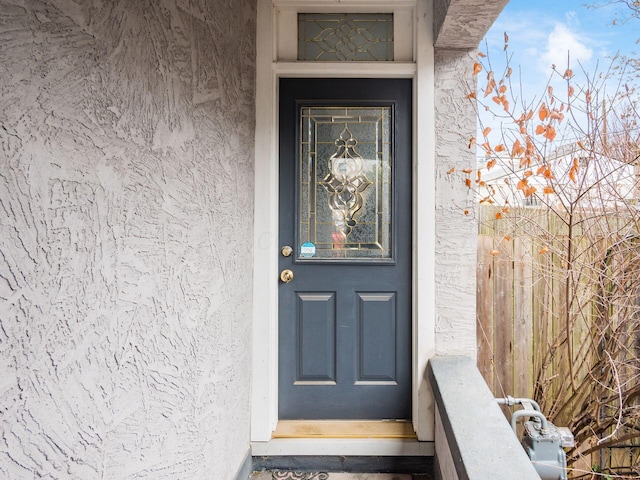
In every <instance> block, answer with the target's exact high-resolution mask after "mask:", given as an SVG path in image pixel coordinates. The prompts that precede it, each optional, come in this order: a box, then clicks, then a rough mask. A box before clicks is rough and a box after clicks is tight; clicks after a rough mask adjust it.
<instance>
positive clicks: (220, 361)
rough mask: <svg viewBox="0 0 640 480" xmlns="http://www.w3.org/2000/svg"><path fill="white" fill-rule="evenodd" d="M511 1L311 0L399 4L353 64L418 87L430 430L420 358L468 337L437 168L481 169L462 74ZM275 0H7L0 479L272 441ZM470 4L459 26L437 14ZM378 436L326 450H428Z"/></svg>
mask: <svg viewBox="0 0 640 480" xmlns="http://www.w3.org/2000/svg"><path fill="white" fill-rule="evenodd" d="M506 1H507V0H485V1H484V2H482V7H481V6H479V5H476V3H477V2H474V1H473V0H434V2H433V3H434V4H435V5H434V4H432V2H431V1H428V0H417V1H410V0H397V1H396V2H383V1H381V0H373V1H366V0H352V1H350V2H348V1H346V0H345V1H342V2H340V1H336V0H318V1H314V2H309V4H311V3H313V4H314V5H316V7H317V8H324V7H326V8H329V7H331V8H333V7H335V5H336V4H342V5H347V4H351V8H353V9H356V10H357V9H359V8H365V7H367V6H368V8H371V5H373V6H374V7H375V8H376V9H377V8H379V7H380V8H381V7H382V6H383V5H385V4H387V5H388V4H393V3H396V4H397V5H403V6H406V7H407V8H409V9H410V10H409V11H410V12H411V14H410V15H408V16H407V14H406V9H405V14H404V16H403V17H402V19H403V22H408V23H407V25H408V24H409V23H411V25H412V30H411V32H412V35H413V38H408V34H406V31H405V34H404V37H403V40H401V41H402V42H404V43H405V44H406V42H408V41H409V40H410V41H411V42H412V46H411V50H409V52H410V53H409V54H407V55H408V56H404V57H403V56H401V57H399V59H400V60H401V61H400V62H397V64H395V65H390V66H387V67H385V68H384V69H380V68H379V67H378V66H376V65H367V66H362V70H361V72H364V75H365V76H370V77H374V76H380V75H383V76H395V77H405V78H413V79H414V85H415V88H416V95H415V102H416V104H415V107H416V109H415V110H416V112H417V113H416V115H417V119H416V122H415V125H416V127H415V128H416V131H415V132H414V143H415V145H414V183H415V188H414V191H415V195H414V218H415V228H414V231H415V238H414V258H415V266H414V272H413V274H414V301H415V306H414V347H413V348H414V353H413V354H414V382H415V385H414V417H415V419H416V429H417V430H418V432H419V436H420V439H421V440H425V441H427V442H429V441H431V440H432V439H433V429H434V415H433V408H432V399H431V393H430V392H429V390H428V388H427V386H426V383H425V382H424V380H423V379H424V369H425V366H426V362H427V360H428V358H429V357H430V356H432V355H436V354H462V355H468V356H475V351H476V347H475V248H476V247H475V224H474V223H473V221H472V217H473V215H469V216H466V215H464V210H465V208H466V209H472V208H473V203H472V202H473V199H472V197H471V195H470V194H469V192H468V190H467V189H466V187H465V186H464V185H462V184H458V183H456V182H455V181H452V180H451V179H450V178H449V177H448V176H447V175H446V171H447V170H448V169H449V168H450V167H451V166H456V168H458V169H461V168H465V167H469V168H474V166H475V154H474V152H472V151H469V150H468V149H467V148H466V146H467V141H468V137H470V136H471V135H472V134H473V132H474V130H475V116H474V114H473V111H472V109H471V108H470V106H469V105H468V104H467V101H466V100H465V98H464V97H465V95H466V92H465V91H464V82H467V81H471V77H470V73H471V65H472V63H473V62H472V60H473V51H474V48H475V46H476V45H477V43H478V41H479V40H480V38H481V36H482V35H483V34H484V31H486V29H487V28H488V26H489V25H490V23H491V21H492V20H493V19H494V18H495V16H497V13H498V12H499V11H500V9H501V6H503V5H504V4H505V3H506ZM278 3H279V4H281V5H285V4H287V3H289V4H295V3H296V2H295V1H294V0H291V1H289V0H279V1H278ZM487 5H488V6H489V7H488V6H487ZM465 6H466V9H465ZM414 7H415V8H414ZM272 8H273V4H272V2H271V1H270V0H246V1H237V0H189V1H186V0H141V1H130V0H116V1H113V2H103V1H100V0H88V1H83V2H77V1H74V0H34V1H30V2H27V1H25V0H0V38H2V42H0V478H7V479H12V480H13V479H18V480H21V479H30V478H51V479H57V478H60V479H62V478H72V479H83V480H84V479H98V478H108V479H127V478H154V479H164V478H166V479H176V478H190V479H205V478H216V479H233V478H234V477H235V476H236V474H237V472H238V469H239V468H240V467H241V465H242V464H243V462H244V460H245V459H246V457H247V455H248V454H249V453H250V447H251V442H252V441H254V442H266V441H268V440H269V435H270V432H271V431H272V430H273V428H274V426H275V423H276V422H277V410H276V408H277V392H275V391H274V377H273V373H274V372H277V363H276V359H277V355H276V351H277V350H276V349H277V344H276V343H275V333H276V331H275V330H274V324H273V323H272V321H273V319H274V318H277V310H276V305H277V288H276V287H277V276H274V275H273V273H277V268H276V267H277V265H276V260H277V257H276V255H275V252H277V247H278V243H277V229H274V226H275V225H277V194H275V193H274V192H277V180H276V179H277V151H276V148H275V145H274V143H273V142H274V139H275V138H277V137H276V134H277V132H276V130H275V128H276V125H277V122H275V120H276V116H275V105H276V101H277V95H276V94H277V91H276V85H277V83H276V79H277V78H278V76H279V75H294V76H295V75H298V76H304V75H308V74H309V70H308V69H305V68H301V67H300V66H299V65H296V64H295V62H289V63H288V64H287V63H286V62H278V61H276V57H275V55H276V51H277V50H276V46H275V44H274V43H272V42H273V39H274V38H275V37H274V35H275V28H276V24H275V23H274V22H272V21H271V20H272V18H273V17H272V11H271V10H272ZM469 9H476V10H478V12H479V13H478V16H477V18H476V19H475V20H474V21H473V22H466V23H465V25H467V26H465V35H463V37H464V38H466V41H465V42H463V44H460V43H459V41H460V38H459V37H460V35H456V34H455V31H456V28H455V25H456V23H455V21H456V19H455V18H452V17H451V15H453V16H455V15H461V13H459V12H468V11H469ZM452 12H453V13H452ZM456 12H458V13H456ZM265 15H267V16H268V18H267V21H264V20H265V17H264V16H265ZM452 32H453V33H452ZM256 39H258V40H259V41H258V42H256ZM260 39H269V40H268V42H266V43H265V42H261V41H260ZM434 44H435V47H434ZM403 55H404V54H403ZM316 68H318V67H316ZM256 72H258V74H257V73H256ZM260 72H262V73H260ZM264 72H268V73H267V74H266V75H265V74H264ZM318 72H320V70H318V71H317V73H318ZM344 72H346V74H349V71H348V69H346V70H344ZM381 72H382V73H381ZM323 73H324V74H325V75H335V74H336V71H333V72H332V71H331V70H330V69H329V70H326V69H325V70H324V72H323ZM351 74H353V72H351ZM256 75H257V78H258V82H257V83H256ZM256 105H257V106H258V107H259V108H258V109H257V111H256ZM265 106H266V107H267V108H265ZM256 145H257V146H258V147H259V148H258V149H255V146H256ZM265 146H266V147H265ZM262 147H265V148H262ZM254 211H255V213H254ZM265 372H266V373H265ZM370 443H372V444H374V446H373V447H371V448H369V447H366V446H365V447H364V448H360V447H358V448H354V447H353V444H340V443H334V444H333V445H332V446H331V448H330V449H328V450H326V452H327V454H334V453H333V452H335V451H340V452H342V454H350V453H351V454H354V455H356V454H357V455H362V454H368V453H372V452H373V453H375V452H376V451H381V450H380V449H382V451H386V452H387V453H388V454H398V455H402V454H410V455H424V454H427V455H429V454H431V453H432V452H433V448H432V445H431V448H425V447H424V445H416V444H412V445H407V446H406V449H404V447H403V448H401V449H398V448H397V444H394V445H391V446H389V447H388V449H387V450H385V448H387V447H385V446H384V445H382V446H381V447H380V445H381V444H380V443H378V444H377V446H376V445H375V442H370ZM350 449H351V450H350ZM376 449H378V450H376ZM394 449H395V450H394ZM288 452H289V453H295V452H294V450H291V449H289V450H287V448H286V447H285V448H284V450H281V453H283V454H286V453H288ZM302 453H304V452H302Z"/></svg>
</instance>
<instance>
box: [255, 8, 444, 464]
mask: <svg viewBox="0 0 640 480" xmlns="http://www.w3.org/2000/svg"><path fill="white" fill-rule="evenodd" d="M301 5H304V11H305V12H313V11H323V12H338V11H339V12H342V11H357V12H367V11H377V12H385V11H386V12H390V11H394V9H395V10H396V11H400V15H394V16H395V17H396V22H398V19H400V20H402V21H403V22H405V25H404V26H401V25H398V26H397V27H396V32H397V33H396V34H395V38H396V44H397V45H400V49H403V48H404V53H403V52H400V54H398V53H396V55H395V58H396V61H393V62H378V63H368V62H367V63H364V62H353V63H352V62H341V63H333V62H331V63H329V62H317V63H313V62H296V61H295V59H292V58H290V57H291V55H294V54H295V46H296V45H297V44H296V43H295V42H296V41H297V37H296V36H295V35H293V36H292V34H291V31H293V32H295V29H291V28H285V27H286V25H285V24H284V23H283V22H287V21H291V20H292V19H295V18H296V15H297V9H299V8H300V6H301ZM407 12H409V15H407ZM406 22H410V23H411V24H412V25H406ZM432 24H433V20H432V5H431V2H430V1H427V0H395V1H393V0H391V1H389V0H341V1H339V2H337V1H336V0H315V1H309V0H306V1H300V0H258V12H257V39H256V42H257V49H256V50H257V51H256V132H255V200H254V201H255V209H254V219H255V220H254V284H253V342H252V352H251V354H252V385H251V388H252V399H251V441H252V450H253V454H254V455H304V454H313V455H431V454H433V443H432V442H433V438H434V409H433V397H432V393H431V391H430V389H429V388H428V385H427V382H426V380H425V379H424V372H425V369H426V364H427V360H428V359H429V358H430V357H431V356H433V355H434V353H435V318H434V316H435V313H434V312H435V282H434V272H435V168H434V165H435V127H434V124H435V122H434V108H435V102H434V55H433V34H432ZM406 27H412V28H411V29H408V28H406ZM407 31H409V32H412V35H411V36H407V35H406V32H407ZM401 32H403V33H401ZM411 37H413V38H411ZM398 40H399V42H400V43H399V44H398ZM407 41H410V42H411V43H410V45H409V50H406V42H407ZM292 43H293V46H292V45H291V44H292ZM402 45H404V47H402ZM396 52H398V50H396ZM407 52H409V53H407ZM411 57H412V58H411ZM398 58H399V59H400V60H402V61H398ZM280 77H362V78H374V77H375V78H384V77H392V78H412V79H413V81H414V82H413V83H414V97H413V102H414V122H413V128H414V132H413V184H414V189H413V192H414V193H413V252H412V253H413V325H412V327H413V328H412V329H413V352H412V359H413V360H412V363H413V388H412V405H413V408H412V410H413V412H412V417H413V426H414V430H415V431H416V434H417V437H418V440H419V441H413V442H411V441H399V440H395V441H394V440H392V441H389V440H387V441H383V440H355V439H354V440H330V441H326V440H322V441H320V440H310V439H304V440H303V441H302V440H301V439H293V440H287V439H278V440H272V438H271V435H272V432H273V431H274V429H275V428H276V425H277V422H278V288H277V287H278V273H279V272H278V262H277V260H278V251H279V245H278V148H277V145H278V128H277V125H278V108H277V106H278V79H279V78H280Z"/></svg>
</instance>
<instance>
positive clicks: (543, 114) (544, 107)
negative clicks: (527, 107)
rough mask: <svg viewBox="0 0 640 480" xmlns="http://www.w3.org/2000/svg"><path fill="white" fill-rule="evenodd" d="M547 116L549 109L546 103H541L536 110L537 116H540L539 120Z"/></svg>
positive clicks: (543, 119)
mask: <svg viewBox="0 0 640 480" xmlns="http://www.w3.org/2000/svg"><path fill="white" fill-rule="evenodd" d="M548 116H549V109H548V108H547V105H546V104H545V103H543V104H542V105H540V110H538V118H540V120H541V121H543V122H544V121H545V120H546V119H547V117H548Z"/></svg>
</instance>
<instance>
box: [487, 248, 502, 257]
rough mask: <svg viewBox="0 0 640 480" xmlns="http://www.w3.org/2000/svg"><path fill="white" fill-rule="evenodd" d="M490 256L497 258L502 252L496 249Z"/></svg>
mask: <svg viewBox="0 0 640 480" xmlns="http://www.w3.org/2000/svg"><path fill="white" fill-rule="evenodd" d="M489 254H490V255H491V256H493V257H495V256H496V255H500V250H495V249H494V250H491V251H490V252H489Z"/></svg>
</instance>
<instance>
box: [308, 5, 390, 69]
mask: <svg viewBox="0 0 640 480" xmlns="http://www.w3.org/2000/svg"><path fill="white" fill-rule="evenodd" d="M298 60H314V61H329V62H340V61H356V62H357V61H361V62H375V61H392V60H393V14H392V13H344V14H338V13H329V14H321V13H300V14H298Z"/></svg>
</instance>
